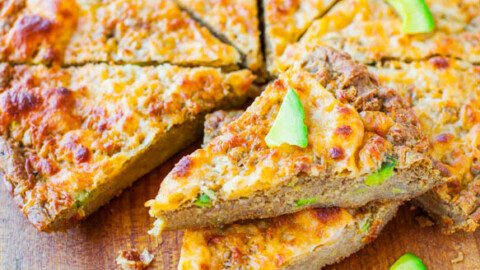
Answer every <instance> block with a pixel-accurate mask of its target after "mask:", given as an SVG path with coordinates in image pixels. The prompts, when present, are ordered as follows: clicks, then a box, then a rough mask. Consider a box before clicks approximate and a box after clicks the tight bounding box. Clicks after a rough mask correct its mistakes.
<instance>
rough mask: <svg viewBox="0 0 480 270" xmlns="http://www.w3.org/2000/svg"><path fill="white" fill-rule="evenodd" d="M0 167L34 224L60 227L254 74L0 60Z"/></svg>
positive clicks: (192, 132)
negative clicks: (52, 65)
mask: <svg viewBox="0 0 480 270" xmlns="http://www.w3.org/2000/svg"><path fill="white" fill-rule="evenodd" d="M0 78H1V79H0V171H1V172H2V174H3V175H4V179H5V183H6V184H7V186H8V188H9V190H10V191H11V193H12V195H13V197H14V200H15V202H16V204H17V205H18V207H19V208H20V209H21V211H22V212H23V213H24V214H25V215H26V216H27V218H28V219H29V221H30V222H31V223H32V224H33V225H34V226H35V227H37V228H38V229H39V230H41V231H48V232H49V231H54V230H58V229H64V228H67V227H68V226H70V225H72V224H74V223H76V222H77V221H78V220H80V219H82V218H83V217H84V216H86V215H88V214H90V213H92V212H93V211H95V210H96V209H97V208H99V207H100V206H102V205H103V204H105V203H106V202H108V201H109V200H110V199H111V198H113V197H114V196H116V195H118V194H119V193H120V192H121V190H122V189H123V188H125V187H127V186H129V185H131V184H132V182H133V181H134V180H136V179H137V178H139V177H140V176H142V175H144V174H145V173H147V172H149V171H150V170H152V169H153V168H154V167H156V166H158V165H159V164H160V163H162V162H163V161H165V160H166V159H167V158H168V157H170V156H171V155H173V154H174V153H176V152H177V151H179V150H180V149H182V148H184V147H186V146H187V145H188V144H189V143H190V142H192V141H193V140H195V139H197V138H198V137H199V135H200V134H201V127H202V123H203V116H204V115H205V114H206V113H208V112H209V111H211V110H213V109H215V108H218V107H222V106H235V104H237V106H238V105H240V104H241V103H243V101H244V100H245V93H246V92H247V91H248V88H249V87H250V84H251V82H252V81H253V79H254V77H253V75H252V74H251V73H250V72H249V71H247V70H241V71H236V72H232V73H222V72H221V71H220V70H219V69H215V68H182V67H177V66H170V65H162V66H157V67H138V66H130V65H125V66H110V65H106V64H98V65H91V64H89V65H85V66H82V67H72V68H66V69H61V68H47V67H45V66H42V65H38V66H24V65H17V66H9V65H6V64H2V65H1V68H0Z"/></svg>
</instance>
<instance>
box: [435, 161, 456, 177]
mask: <svg viewBox="0 0 480 270" xmlns="http://www.w3.org/2000/svg"><path fill="white" fill-rule="evenodd" d="M435 169H436V170H439V171H440V175H441V176H442V177H450V176H451V175H452V173H451V172H450V170H449V169H448V168H447V167H446V166H445V165H443V164H441V163H439V162H436V163H435Z"/></svg>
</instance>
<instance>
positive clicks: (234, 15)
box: [175, 0, 264, 73]
mask: <svg viewBox="0 0 480 270" xmlns="http://www.w3.org/2000/svg"><path fill="white" fill-rule="evenodd" d="M175 1H176V2H177V3H178V4H179V5H180V6H181V7H182V8H183V9H185V10H186V11H187V12H188V13H190V14H192V16H193V17H194V18H197V19H198V20H199V21H201V22H202V23H203V24H204V25H206V26H207V27H208V28H209V29H211V30H212V32H213V33H215V34H216V35H217V36H219V37H221V38H222V40H225V41H226V42H227V43H228V44H231V45H232V46H234V47H236V48H238V50H239V51H240V52H241V54H242V55H243V56H245V57H246V59H245V60H246V61H245V64H246V66H247V67H248V68H249V69H251V70H253V71H255V72H256V73H261V72H262V69H263V68H264V62H263V55H262V48H261V43H260V26H259V20H258V15H259V14H258V7H257V0H229V1H218V0H175Z"/></svg>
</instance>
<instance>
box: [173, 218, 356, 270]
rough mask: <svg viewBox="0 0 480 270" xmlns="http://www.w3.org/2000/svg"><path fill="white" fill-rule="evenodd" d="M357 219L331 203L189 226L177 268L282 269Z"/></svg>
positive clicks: (332, 240) (331, 240)
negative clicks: (232, 221) (239, 221)
mask: <svg viewBox="0 0 480 270" xmlns="http://www.w3.org/2000/svg"><path fill="white" fill-rule="evenodd" d="M354 223H355V219H354V218H353V217H352V216H351V215H350V214H349V213H348V212H347V211H346V210H344V209H340V208H327V209H309V210H304V211H301V212H298V213H295V214H290V215H284V216H280V217H277V218H274V219H265V220H256V221H253V222H250V223H246V224H232V225H227V226H226V227H224V228H223V229H211V230H206V229H205V230H188V231H186V232H185V236H184V239H183V246H182V254H181V258H180V262H179V267H178V269H179V270H186V269H225V268H230V267H232V268H235V269H278V268H279V267H282V266H285V265H288V264H291V263H292V262H293V261H294V260H295V259H298V258H300V257H304V256H305V255H306V254H309V253H310V252H312V251H314V250H315V249H317V248H320V247H322V246H328V245H331V244H332V243H335V242H336V241H337V240H338V239H339V238H340V237H341V236H342V234H343V231H344V229H345V228H346V227H347V226H352V225H353V224H354Z"/></svg>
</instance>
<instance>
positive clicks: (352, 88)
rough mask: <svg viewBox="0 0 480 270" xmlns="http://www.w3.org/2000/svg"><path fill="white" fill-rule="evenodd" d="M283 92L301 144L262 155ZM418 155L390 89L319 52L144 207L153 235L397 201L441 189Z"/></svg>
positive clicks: (413, 128) (418, 144)
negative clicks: (300, 113)
mask: <svg viewBox="0 0 480 270" xmlns="http://www.w3.org/2000/svg"><path fill="white" fill-rule="evenodd" d="M289 90H292V91H294V92H296V94H297V95H298V96H299V100H300V102H301V104H302V106H303V110H304V112H305V120H304V122H305V125H306V126H307V128H308V145H307V146H306V147H305V148H300V147H297V146H292V145H287V144H282V145H280V146H279V147H269V146H267V144H266V142H265V137H266V135H267V133H268V132H269V130H270V128H271V127H272V124H273V122H274V120H275V118H276V116H277V114H278V112H279V108H280V104H281V103H282V101H283V99H284V96H285V95H286V93H287V92H288V91H289ZM426 151H428V141H427V140H426V139H425V137H424V135H423V134H422V133H421V132H420V126H419V124H418V121H417V119H416V116H415V115H414V113H413V110H411V108H410V107H408V106H407V104H406V102H405V101H404V100H403V99H402V98H401V97H400V96H399V95H398V94H397V93H396V92H395V91H394V90H393V89H391V88H387V87H383V86H382V85H379V84H378V83H377V82H376V81H375V80H374V79H373V78H372V75H371V74H370V73H369V72H368V70H367V67H366V66H365V65H363V64H360V63H359V62H356V61H353V60H352V59H351V57H350V56H349V55H347V54H344V53H340V52H337V51H334V50H331V49H329V48H323V47H320V48H318V49H317V50H314V51H313V52H312V53H311V54H310V55H308V56H307V58H305V59H304V60H303V61H301V62H298V63H297V64H296V65H295V66H294V67H293V68H292V69H290V70H288V71H287V72H285V73H283V74H282V75H281V76H280V77H279V78H278V79H277V80H275V81H274V82H272V83H270V84H269V85H268V86H267V87H266V89H265V90H264V91H263V93H262V94H261V96H260V97H258V98H257V99H256V100H255V101H254V102H253V104H252V105H251V106H250V107H249V108H248V109H247V110H246V112H245V113H244V114H242V115H241V116H240V117H239V118H238V119H236V120H235V121H233V122H232V123H229V124H228V125H226V126H225V127H224V128H223V130H222V134H221V135H219V136H218V137H216V138H215V139H213V140H212V141H211V142H210V143H209V144H208V145H206V146H205V147H204V148H203V149H199V150H197V151H195V152H194V153H192V154H191V155H188V156H185V157H184V158H182V159H181V160H180V161H179V163H178V164H176V165H175V167H174V169H173V170H172V171H171V172H170V174H169V175H167V177H166V178H165V179H164V180H163V182H162V184H161V187H160V191H159V193H158V195H157V197H156V198H155V199H154V200H150V201H148V202H147V206H149V207H150V214H151V215H152V216H155V217H157V221H155V227H154V229H153V230H152V234H154V235H155V234H157V233H159V232H160V231H161V230H162V229H166V230H169V229H184V228H195V227H205V226H209V225H210V226H211V225H214V224H226V223H231V222H234V221H236V220H241V219H251V218H267V217H274V216H278V215H282V214H287V213H292V212H297V211H299V210H301V209H305V208H312V207H330V206H339V207H357V206H363V205H365V204H367V203H368V202H370V201H372V200H406V199H409V198H412V197H414V196H417V195H420V194H422V193H424V192H426V191H427V190H429V189H431V188H432V187H433V186H436V185H438V184H440V183H443V182H444V175H442V173H443V174H446V173H447V172H448V169H447V168H446V167H444V166H442V164H441V163H439V162H435V161H433V160H432V159H430V158H429V156H427V155H426V154H424V153H423V152H426ZM381 176H384V177H381Z"/></svg>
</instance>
